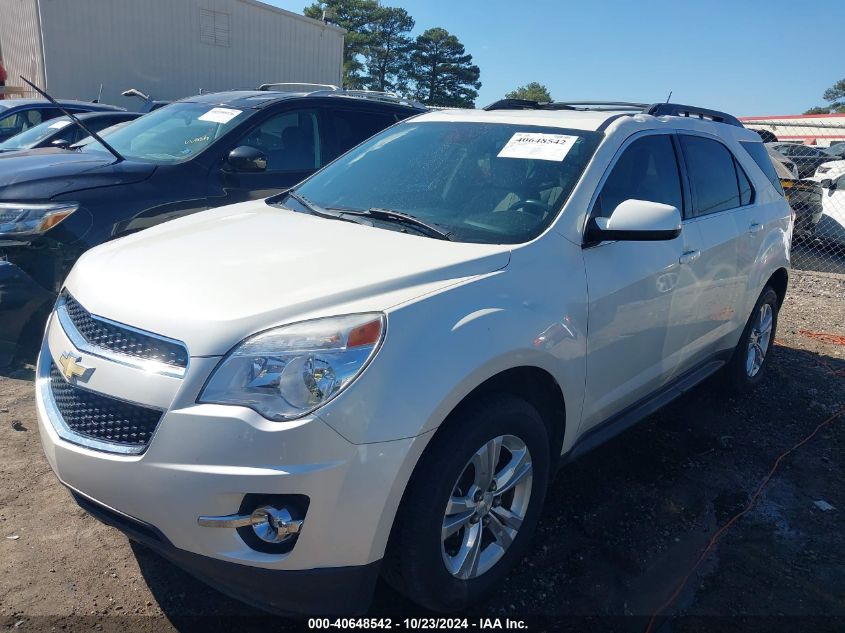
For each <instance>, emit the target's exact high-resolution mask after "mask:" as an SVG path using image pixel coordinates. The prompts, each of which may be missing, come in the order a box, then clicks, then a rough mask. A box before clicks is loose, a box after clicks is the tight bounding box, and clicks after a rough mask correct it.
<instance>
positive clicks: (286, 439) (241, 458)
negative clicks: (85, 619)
mask: <svg viewBox="0 0 845 633" xmlns="http://www.w3.org/2000/svg"><path fill="white" fill-rule="evenodd" d="M65 352H70V353H71V354H73V355H75V356H78V357H80V358H81V362H82V363H84V364H85V365H86V366H88V367H89V368H91V372H90V377H88V378H86V381H85V384H84V387H85V388H86V389H88V390H91V391H97V392H99V393H101V394H107V395H109V396H112V397H115V398H120V399H123V400H128V401H133V402H137V403H140V404H146V405H150V406H155V407H157V408H160V409H163V410H164V411H165V413H164V415H163V417H162V419H161V422H160V423H159V425H158V428H157V430H156V431H155V434H154V436H153V438H152V440H151V442H150V444H149V446H148V447H147V449H146V450H145V451H144V452H143V453H142V454H140V455H124V454H117V453H111V452H104V451H101V450H95V449H93V448H90V447H86V446H83V445H80V443H78V442H75V441H73V439H72V438H67V436H66V435H65V436H64V437H62V436H61V435H60V433H59V430H61V427H62V425H61V420H60V419H56V418H57V416H60V414H59V413H58V411H57V409H56V407H55V403H54V402H53V401H52V396H51V387H50V377H49V371H50V369H49V367H50V364H51V361H52V362H55V363H57V362H58V359H59V358H60V357H61V355H62V354H63V353H65ZM218 361H219V358H191V359H190V363H189V367H188V370H187V372H186V375H185V376H184V378H175V377H172V376H164V375H157V374H154V373H149V372H145V371H143V370H142V369H138V368H135V367H128V366H125V365H121V364H120V363H116V362H114V361H113V360H110V359H108V358H100V357H97V356H96V355H92V354H91V353H90V352H84V351H80V350H78V349H77V348H75V347H74V345H73V344H72V342H71V340H70V338H69V337H68V336H67V334H66V333H65V332H64V330H63V329H62V327H61V325H60V324H59V322H58V320H57V319H56V317H55V316H52V317H51V318H50V324H49V327H48V332H47V336H46V337H45V342H44V344H43V346H42V350H41V355H40V358H39V366H38V379H37V394H36V405H37V413H38V421H39V430H40V433H41V440H42V444H43V447H44V452H45V454H46V456H47V460H48V462H49V463H50V466H51V467H52V469H53V471H54V472H55V473H56V475H57V477H58V478H59V480H60V481H61V482H62V483H63V484H65V485H66V486H67V487H68V488H70V489H71V490H73V491H75V492H76V493H77V494H78V495H81V498H84V499H87V500H89V501H90V502H91V503H92V504H93V506H91V507H93V508H94V509H95V511H93V512H92V513H93V514H97V512H96V509H97V508H100V509H104V512H105V513H106V514H107V515H108V516H111V517H114V516H117V517H125V518H127V520H128V521H129V522H130V523H131V524H132V525H136V526H137V525H145V526H151V529H152V530H153V531H154V533H156V534H159V535H160V536H161V538H160V539H159V540H158V543H153V542H150V541H149V539H147V540H144V539H143V538H139V537H138V535H137V534H132V532H131V531H130V530H129V529H126V527H125V526H120V525H119V526H118V527H120V529H122V530H124V531H126V532H127V533H130V535H132V536H133V538H138V540H142V541H143V542H145V543H146V544H147V545H150V547H153V548H155V549H156V550H158V551H159V552H161V553H162V554H164V555H165V556H167V557H168V558H170V559H171V560H173V561H174V562H176V563H177V564H179V565H181V566H184V567H185V568H186V569H188V571H191V572H192V573H194V574H195V575H197V576H199V577H201V578H203V579H206V580H209V581H210V582H211V583H212V584H213V585H214V586H215V587H217V588H219V589H221V590H223V591H225V592H226V593H230V594H232V595H234V596H236V597H238V598H240V599H244V600H246V601H247V602H250V603H252V604H256V605H258V606H263V607H265V608H270V609H271V610H274V611H282V612H298V613H355V612H358V611H361V610H362V609H365V608H366V607H367V606H368V603H369V594H370V593H371V592H372V586H373V582H374V578H375V574H376V573H377V568H378V561H379V560H380V559H381V558H382V556H383V555H384V549H385V546H386V543H387V538H388V536H389V532H390V528H391V527H392V522H393V516H394V514H395V511H396V508H397V507H398V504H399V501H400V500H401V495H402V492H403V491H404V488H405V484H406V482H407V479H408V477H409V476H410V471H411V470H412V468H413V465H414V464H415V463H416V459H417V457H418V455H419V453H420V452H421V451H422V447H423V446H424V444H425V441H424V440H422V439H421V438H408V439H401V440H396V441H391V442H382V443H379V444H369V445H355V444H351V443H350V442H348V441H347V440H346V439H344V438H343V437H342V436H340V435H339V434H338V433H337V432H336V431H334V430H333V429H332V428H331V427H329V426H328V425H327V424H325V423H324V422H323V421H322V420H320V419H319V418H317V417H309V418H303V419H300V420H296V421H293V422H286V423H279V422H271V421H268V420H266V419H264V418H262V417H261V416H260V415H258V414H257V413H255V412H254V411H252V410H250V409H245V408H242V407H237V406H224V405H208V404H201V405H200V404H196V394H197V393H198V392H199V390H200V389H201V387H202V385H203V383H204V382H205V380H206V378H207V377H208V375H209V374H210V372H211V371H212V370H213V369H214V367H215V366H216V365H217V363H218ZM57 429H58V430H57ZM246 495H305V496H307V497H308V498H309V500H310V503H309V505H308V510H307V514H306V516H305V518H304V523H303V527H302V531H301V533H300V534H299V535H298V536H297V541H296V544H295V546H294V547H293V549H292V550H291V551H290V552H287V553H283V554H274V553H266V552H261V551H256V550H255V549H253V548H251V547H250V546H249V545H248V544H247V543H245V542H244V540H243V539H242V538H241V536H240V535H239V534H238V533H237V532H236V530H234V529H221V528H208V527H201V526H199V525H198V524H197V518H198V517H199V516H203V515H214V516H223V515H228V514H234V513H237V512H238V511H239V507H240V505H241V503H242V501H243V499H244V497H245V496H246ZM99 516H100V518H103V516H104V515H103V512H100V514H99ZM106 522H107V523H112V524H114V521H106ZM371 576H372V578H371ZM232 578H235V579H236V580H230V579H232ZM273 578H279V579H288V578H289V579H291V582H292V583H293V585H295V586H296V587H295V588H294V589H292V590H291V592H290V593H289V594H286V593H285V592H284V591H273V592H272V595H271V596H270V597H273V596H275V597H274V598H273V599H272V600H270V601H267V597H266V596H265V597H262V598H256V597H255V593H256V592H255V591H253V590H244V591H241V590H242V589H244V588H249V587H253V585H260V586H263V585H265V584H270V585H273V583H272V582H271V581H272V579H273ZM370 580H372V581H373V582H370ZM347 581H351V582H352V583H353V584H352V585H349V586H348V585H347ZM326 583H327V584H328V585H330V586H332V587H336V588H337V592H338V593H339V594H342V596H340V597H338V598H337V599H334V598H332V599H331V601H330V600H329V599H327V598H325V597H320V596H319V595H312V594H311V592H312V591H318V590H319V591H323V590H324V585H325V584H326ZM341 585H342V587H341ZM273 586H275V585H273ZM308 587H310V589H308ZM303 592H304V594H308V595H309V596H311V599H312V600H313V602H309V601H308V600H306V597H304V596H303V595H301V594H303ZM365 594H366V596H365ZM343 596H347V597H349V600H346V601H345V600H343V599H342V598H343ZM365 598H366V599H365Z"/></svg>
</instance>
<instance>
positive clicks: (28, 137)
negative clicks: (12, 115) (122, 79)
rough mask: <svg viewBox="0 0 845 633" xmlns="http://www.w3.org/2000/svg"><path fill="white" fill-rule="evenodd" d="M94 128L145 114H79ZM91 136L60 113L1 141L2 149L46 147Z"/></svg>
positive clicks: (68, 145) (102, 127)
mask: <svg viewBox="0 0 845 633" xmlns="http://www.w3.org/2000/svg"><path fill="white" fill-rule="evenodd" d="M75 116H76V117H77V118H78V119H79V120H80V121H82V122H83V123H85V125H87V126H88V128H89V129H92V130H93V131H94V132H100V131H102V130H104V129H106V128H107V127H111V126H112V125H115V124H117V123H122V122H124V121H133V120H135V119H137V118H138V117H139V116H141V114H140V113H138V112H88V113H83V114H78V115H75ZM87 136H88V132H86V131H85V130H84V129H82V128H81V127H79V126H78V125H77V124H76V123H74V122H73V121H71V119H70V117H67V116H60V117H56V118H55V119H50V120H48V121H44V122H43V123H40V124H38V125H36V126H35V127H31V128H29V129H28V130H27V131H26V132H21V133H20V134H16V135H15V136H13V137H11V138H9V139H6V140H5V141H3V142H0V153H5V152H17V151H20V150H24V149H38V148H42V147H60V148H65V147H70V146H71V145H73V144H74V143H77V142H79V141H81V140H82V139H83V138H86V137H87Z"/></svg>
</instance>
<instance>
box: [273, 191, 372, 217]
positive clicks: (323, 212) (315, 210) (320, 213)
mask: <svg viewBox="0 0 845 633" xmlns="http://www.w3.org/2000/svg"><path fill="white" fill-rule="evenodd" d="M287 195H288V196H289V197H291V198H293V199H294V200H296V201H297V202H298V203H299V204H301V205H302V206H303V207H305V208H306V209H308V212H309V213H311V215H316V216H317V217H319V218H327V219H329V220H342V221H343V222H354V223H355V224H361V222H359V221H358V220H355V219H353V218H346V217H344V214H343V213H339V212H337V211H330V210H329V209H324V208H323V207H321V206H319V205H317V204H314V203H313V202H311V201H310V200H308V199H307V198H304V197H303V196H301V195H300V194H298V193H296V191H294V190H293V189H291V190H290V191H288V192H287Z"/></svg>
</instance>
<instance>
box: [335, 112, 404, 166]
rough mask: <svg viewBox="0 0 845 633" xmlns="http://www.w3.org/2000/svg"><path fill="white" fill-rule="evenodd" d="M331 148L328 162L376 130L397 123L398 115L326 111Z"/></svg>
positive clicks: (378, 130) (379, 130)
mask: <svg viewBox="0 0 845 633" xmlns="http://www.w3.org/2000/svg"><path fill="white" fill-rule="evenodd" d="M326 119H327V121H328V129H329V134H327V135H326V136H327V137H330V138H331V148H330V149H329V151H328V152H327V156H326V162H329V161H330V160H334V159H335V158H337V157H338V156H340V155H341V154H343V153H344V152H346V151H348V150H350V149H352V148H353V147H355V146H356V145H358V143H360V142H361V141H364V140H366V139H368V138H370V137H371V136H372V135H373V134H375V133H376V132H381V131H382V130H383V129H384V128H386V127H389V126H391V125H393V124H394V123H396V121H397V120H398V119H397V117H396V115H394V114H392V113H386V112H363V111H360V110H359V111H355V110H334V111H330V112H327V113H326Z"/></svg>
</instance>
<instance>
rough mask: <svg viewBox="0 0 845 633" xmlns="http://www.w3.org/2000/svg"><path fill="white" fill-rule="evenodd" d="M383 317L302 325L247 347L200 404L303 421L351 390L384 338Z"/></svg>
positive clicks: (221, 369) (233, 355) (214, 379)
mask: <svg viewBox="0 0 845 633" xmlns="http://www.w3.org/2000/svg"><path fill="white" fill-rule="evenodd" d="M384 329H385V319H384V315H382V314H379V313H369V314H352V315H348V316H339V317H329V318H324V319H316V320H314V321H303V322H302V323H294V324H292V325H285V326H282V327H279V328H274V329H272V330H268V331H266V332H262V333H261V334H256V335H255V336H252V337H250V338H248V339H246V340H244V341H243V342H242V343H240V344H239V345H238V346H237V347H236V348H235V349H234V350H232V351H231V352H229V355H228V356H226V358H224V359H223V361H222V362H221V363H220V364H219V365H218V366H217V368H216V369H215V370H214V372H213V373H212V374H211V378H209V380H208V382H207V383H206V385H205V388H204V389H203V390H202V393H201V394H200V397H199V400H198V401H199V402H201V403H210V404H237V405H241V406H244V407H249V408H250V409H253V410H255V411H257V412H258V413H260V414H261V415H263V416H264V417H265V418H269V419H270V420H275V421H284V420H291V419H293V418H298V417H301V416H303V415H306V414H307V413H310V412H311V411H314V410H315V409H317V408H318V407H321V406H322V405H324V404H325V403H327V402H328V401H329V400H331V399H332V398H334V397H335V396H336V395H337V394H339V393H340V392H341V391H342V390H343V389H344V388H346V387H347V386H348V385H349V384H350V383H351V382H352V381H353V380H355V378H357V377H358V375H359V374H360V373H361V371H362V370H363V369H364V367H366V365H367V363H368V362H369V361H370V359H371V358H372V357H373V356H374V355H375V353H376V351H377V350H378V347H379V345H380V344H381V340H382V337H383V335H384Z"/></svg>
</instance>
